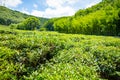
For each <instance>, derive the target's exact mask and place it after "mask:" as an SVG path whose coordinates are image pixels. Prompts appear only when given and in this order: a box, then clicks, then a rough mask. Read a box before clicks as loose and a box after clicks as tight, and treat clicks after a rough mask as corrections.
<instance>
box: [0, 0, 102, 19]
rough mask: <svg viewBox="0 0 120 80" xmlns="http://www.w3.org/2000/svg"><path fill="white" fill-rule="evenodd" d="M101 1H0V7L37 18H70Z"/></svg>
mask: <svg viewBox="0 0 120 80" xmlns="http://www.w3.org/2000/svg"><path fill="white" fill-rule="evenodd" d="M100 1H102V0H0V5H2V6H6V7H8V8H10V9H13V10H17V11H20V12H23V13H26V14H29V15H34V16H38V17H45V18H53V17H62V16H72V15H74V14H75V12H76V11H78V10H79V9H85V8H88V7H91V6H92V5H95V4H97V3H99V2H100Z"/></svg>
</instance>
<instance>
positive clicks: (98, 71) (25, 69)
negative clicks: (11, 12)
mask: <svg viewBox="0 0 120 80" xmlns="http://www.w3.org/2000/svg"><path fill="white" fill-rule="evenodd" d="M0 80H120V38H119V37H110V36H95V35H81V34H79V35H78V34H63V33H57V32H47V31H46V32H45V31H42V32H40V31H22V30H11V29H6V28H2V27H0Z"/></svg>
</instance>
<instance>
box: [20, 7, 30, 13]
mask: <svg viewBox="0 0 120 80" xmlns="http://www.w3.org/2000/svg"><path fill="white" fill-rule="evenodd" d="M21 12H22V13H25V14H30V13H29V11H28V9H27V8H22V10H21Z"/></svg>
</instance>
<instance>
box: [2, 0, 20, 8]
mask: <svg viewBox="0 0 120 80" xmlns="http://www.w3.org/2000/svg"><path fill="white" fill-rule="evenodd" d="M0 4H1V5H3V6H7V7H17V6H18V5H19V4H22V0H0Z"/></svg>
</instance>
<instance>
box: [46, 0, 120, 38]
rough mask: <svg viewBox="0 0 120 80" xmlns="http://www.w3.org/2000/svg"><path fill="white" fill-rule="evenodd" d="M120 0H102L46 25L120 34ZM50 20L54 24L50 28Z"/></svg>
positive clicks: (62, 30) (68, 29)
mask: <svg viewBox="0 0 120 80" xmlns="http://www.w3.org/2000/svg"><path fill="white" fill-rule="evenodd" d="M119 4H120V0H102V2H100V3H99V4H97V5H94V6H92V7H90V8H87V9H83V10H79V11H77V12H76V14H75V15H74V16H71V17H63V18H58V19H55V20H54V19H52V20H50V21H48V23H47V25H44V27H46V28H48V30H49V29H51V28H52V29H53V30H54V31H58V32H64V33H76V34H81V33H82V34H94V35H111V36H113V35H114V36H119V35H120V24H119V23H120V6H119ZM49 22H52V24H51V25H52V26H50V28H49Z"/></svg>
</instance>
